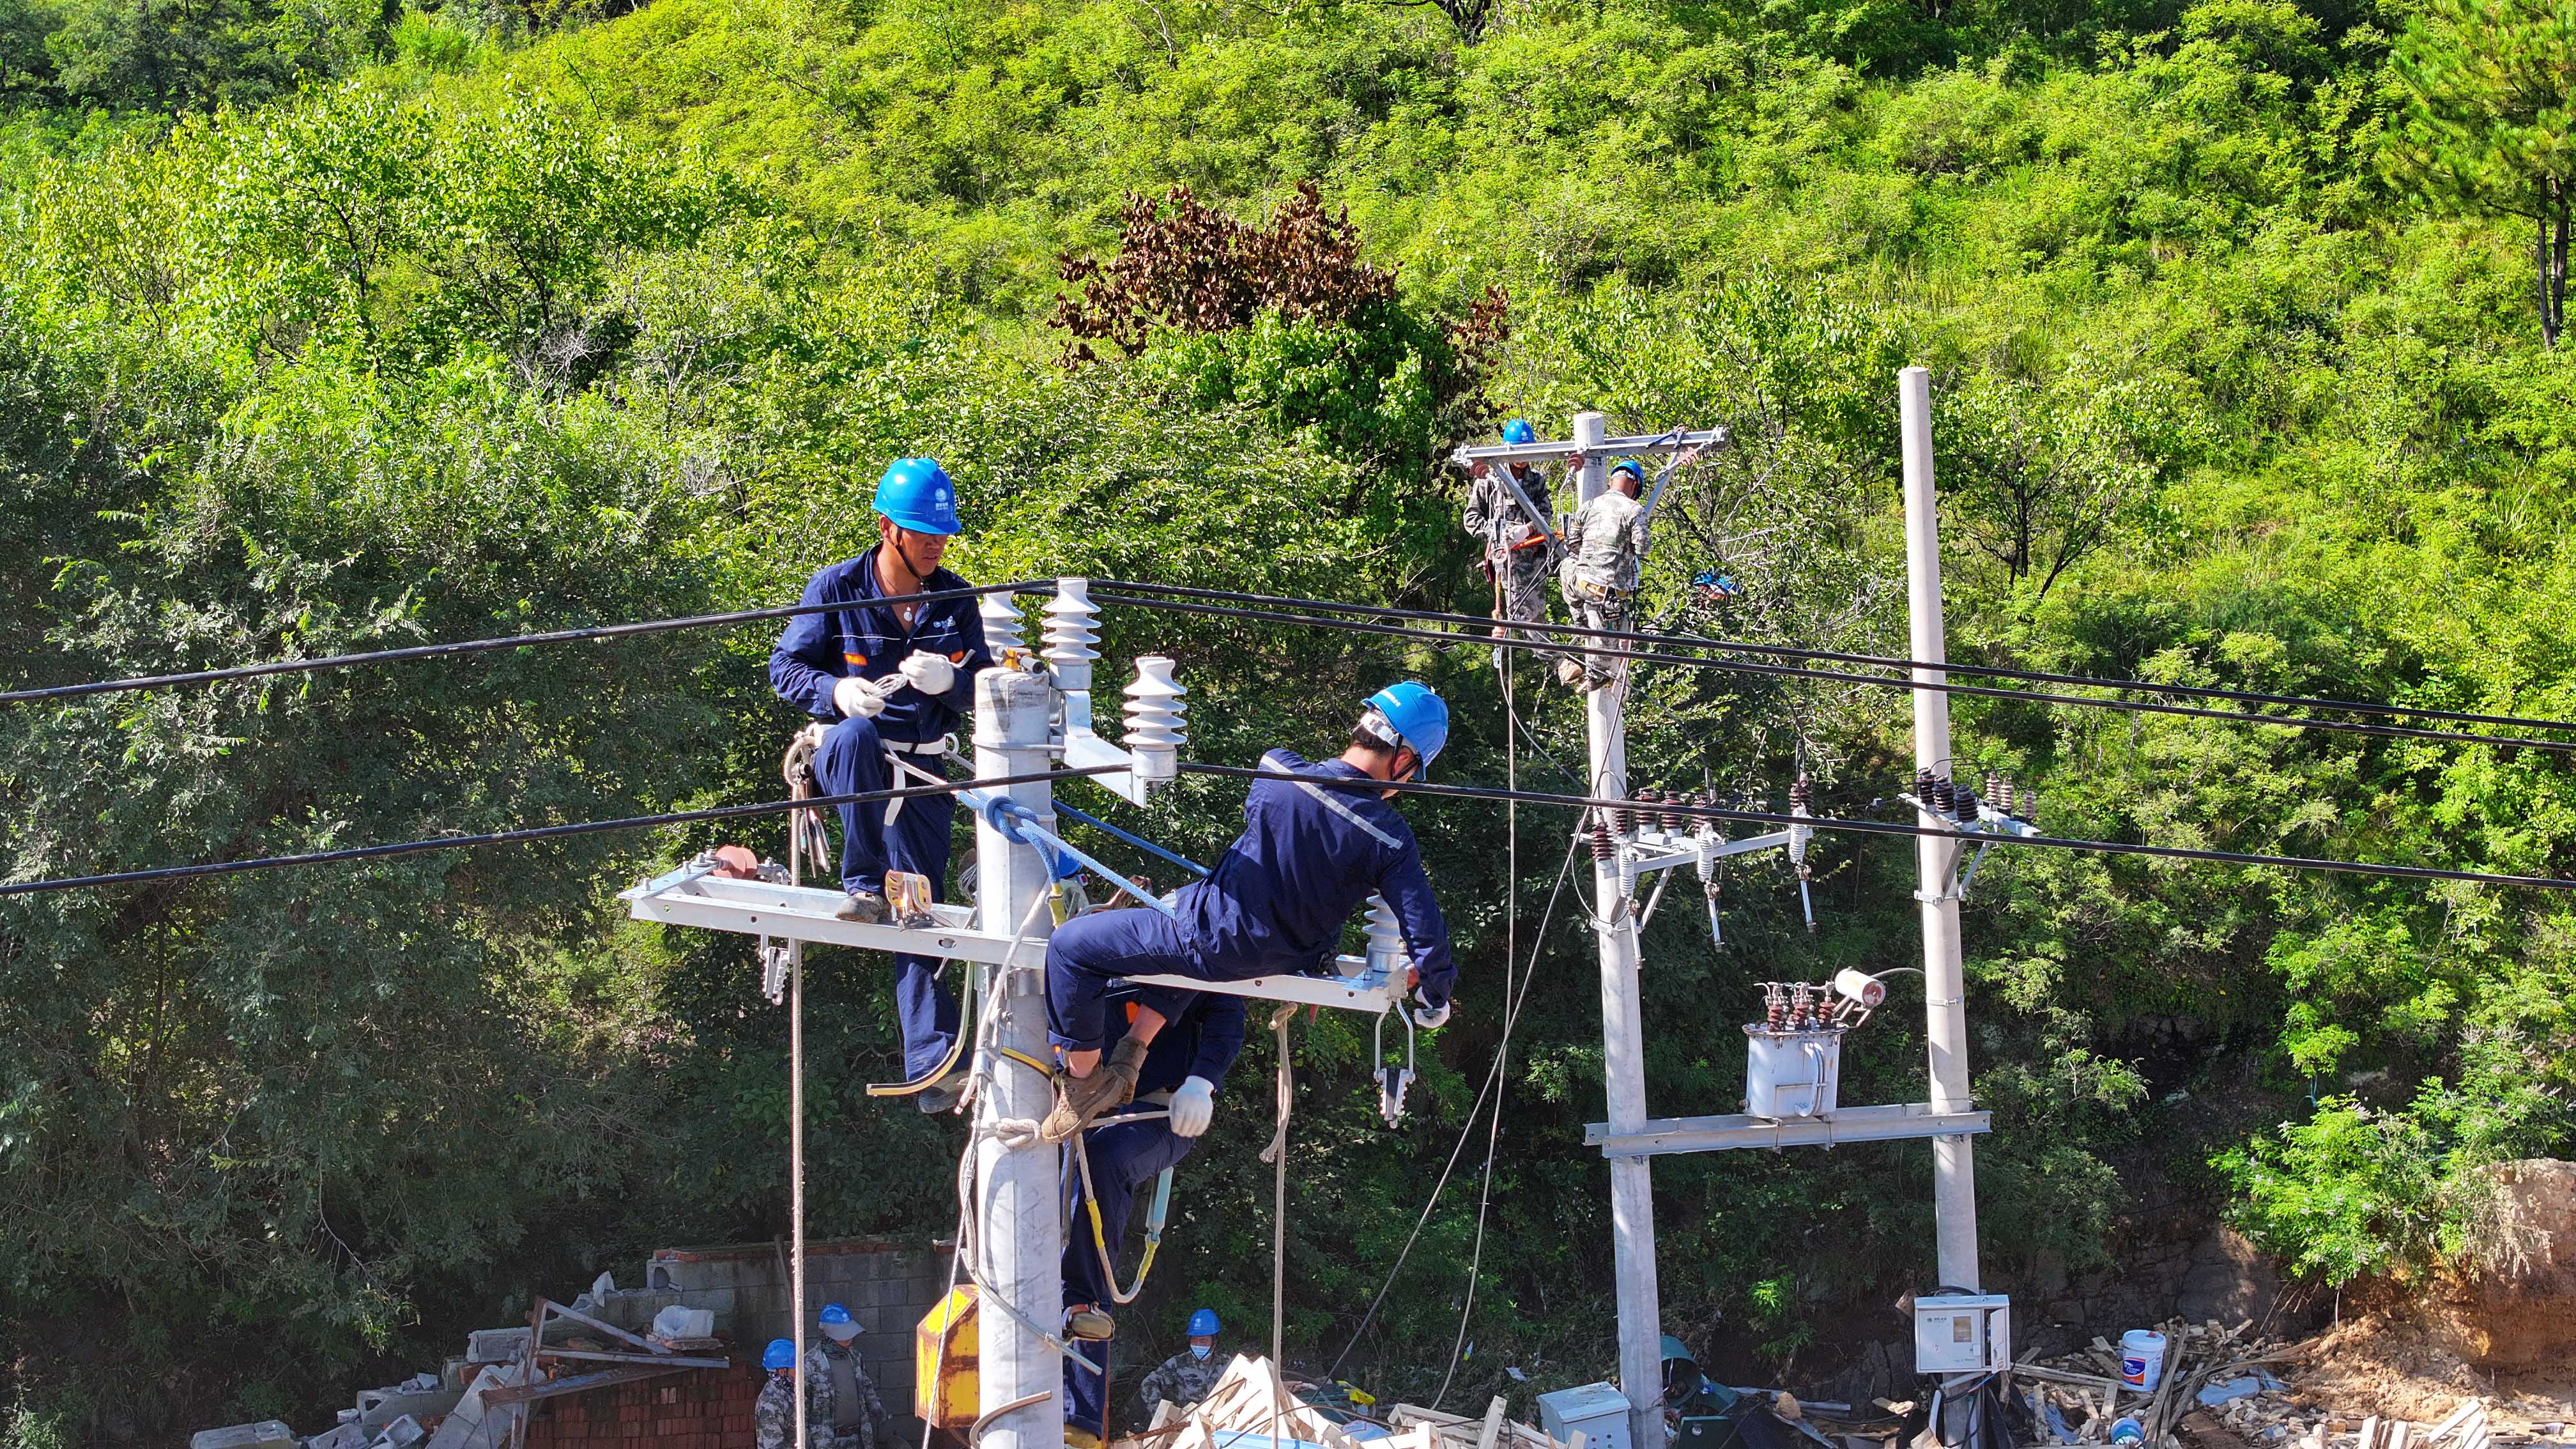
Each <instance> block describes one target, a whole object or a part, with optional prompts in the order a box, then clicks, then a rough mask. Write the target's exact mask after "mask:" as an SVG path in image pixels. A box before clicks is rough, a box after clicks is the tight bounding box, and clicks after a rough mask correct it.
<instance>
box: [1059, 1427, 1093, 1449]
mask: <svg viewBox="0 0 2576 1449" xmlns="http://www.w3.org/2000/svg"><path fill="white" fill-rule="evenodd" d="M1064 1449H1100V1436H1099V1435H1097V1434H1094V1433H1092V1432H1091V1431H1090V1430H1089V1429H1082V1428H1077V1427H1075V1426H1074V1425H1071V1424H1067V1425H1065V1426H1064Z"/></svg>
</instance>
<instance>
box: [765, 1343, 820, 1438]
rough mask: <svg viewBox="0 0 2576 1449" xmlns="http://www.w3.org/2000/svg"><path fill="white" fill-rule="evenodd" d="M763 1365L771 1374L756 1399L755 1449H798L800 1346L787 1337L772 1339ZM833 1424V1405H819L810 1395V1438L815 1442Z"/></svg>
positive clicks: (807, 1422)
mask: <svg viewBox="0 0 2576 1449" xmlns="http://www.w3.org/2000/svg"><path fill="white" fill-rule="evenodd" d="M760 1366H761V1367H762V1368H764V1369H766V1370H768V1371H769V1382H767V1383H765V1384H762V1385H761V1386H760V1397H759V1398H757V1399H754V1400H752V1404H751V1445H752V1449H796V1345H795V1344H793V1343H790V1342H788V1341H787V1340H786V1339H783V1338H773V1339H771V1340H770V1341H769V1347H767V1348H765V1349H763V1350H761V1354H760ZM809 1382H810V1380H809ZM827 1392H828V1391H827ZM831 1421H832V1410H831V1406H830V1405H829V1404H819V1405H818V1404H817V1403H815V1402H814V1400H813V1397H812V1396H811V1395H810V1394H809V1395H808V1396H807V1398H806V1403H805V1436H806V1438H807V1439H808V1440H809V1441H810V1440H812V1439H813V1438H814V1437H815V1436H816V1434H818V1433H819V1432H821V1431H822V1428H823V1426H824V1425H826V1424H829V1423H830V1422H831Z"/></svg>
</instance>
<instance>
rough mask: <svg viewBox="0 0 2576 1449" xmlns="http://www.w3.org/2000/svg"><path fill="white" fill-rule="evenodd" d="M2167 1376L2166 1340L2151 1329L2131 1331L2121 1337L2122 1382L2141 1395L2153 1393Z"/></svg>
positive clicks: (2133, 1329) (2134, 1329)
mask: <svg viewBox="0 0 2576 1449" xmlns="http://www.w3.org/2000/svg"><path fill="white" fill-rule="evenodd" d="M2164 1376H2165V1336H2164V1335H2163V1334H2161V1333H2158V1332H2156V1331H2155V1330H2154V1329H2152V1328H2132V1329H2130V1330H2129V1331H2128V1332H2126V1333H2124V1334H2121V1335H2120V1382H2122V1383H2124V1384H2127V1385H2128V1386H2129V1387H2130V1388H2133V1389H2136V1390H2137V1391H2139V1392H2140V1393H2154V1392H2155V1388H2156V1384H2157V1383H2158V1382H2159V1381H2161V1380H2162V1379H2163V1378H2164Z"/></svg>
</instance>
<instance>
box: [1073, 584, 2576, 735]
mask: <svg viewBox="0 0 2576 1449" xmlns="http://www.w3.org/2000/svg"><path fill="white" fill-rule="evenodd" d="M1091 586H1092V587H1093V588H1095V589H1109V590H1112V591H1115V592H1118V593H1137V592H1150V593H1158V594H1168V595H1171V596H1173V597H1175V598H1195V599H1220V600H1230V601H1233V602H1237V603H1257V604H1265V605H1274V606H1280V607H1286V608H1297V609H1322V610H1325V611H1326V612H1339V613H1345V614H1372V615H1376V616H1378V617H1381V618H1388V619H1416V620H1425V621H1430V622H1435V623H1444V624H1469V625H1473V624H1478V623H1481V622H1483V621H1481V620H1479V619H1477V618H1476V617H1475V616H1473V615H1470V614H1450V613H1443V612H1440V611H1438V610H1434V609H1400V608H1395V607H1392V606H1382V605H1376V604H1349V603H1341V602H1337V601H1334V600H1330V599H1300V598H1295V597H1292V596H1288V595H1281V594H1253V593H1244V592H1241V591H1239V590H1233V589H1199V588H1190V587H1187V586H1185V585H1181V584H1138V583H1126V582H1122V581H1120V580H1117V579H1093V580H1092V581H1091ZM1528 627H1530V628H1533V629H1545V630H1550V631H1553V632H1556V633H1560V634H1576V635H1582V636H1585V637H1588V638H1595V639H1610V640H1617V641H1621V642H1626V643H1640V644H1664V645H1673V646H1678V647H1682V648H1690V649H1726V650H1732V651H1735V652H1738V653H1744V654H1768V655H1772V656H1774V657H1776V658H1781V659H1811V660H1817V661H1822V662H1826V663H1835V664H1865V665H1876V666H1879V667H1882V668H1887V669H1905V670H1917V669H1921V670H1930V671H1932V672H1934V673H1947V674H1973V675H1977V676H1980V677H1983V678H1987V679H2020V680H2027V681H2029V682H2031V683H2033V684H2065V685H2074V686H2078V687H2081V688H2086V689H2127V690H2135V691H2138V692H2140V693H2145V694H2170V695H2177V696H2181V697H2183V698H2188V699H2223V700H2233V701H2235V702H2236V703H2239V704H2273V705H2285V706H2289V707H2291V708H2295V709H2336V710H2348V711H2352V712H2354V713H2361V714H2385V715H2395V716H2398V717H2401V718H2407V719H2436V720H2446V721H2449V722H2451V723H2454V724H2487V725H2503V726H2506V727H2508V728H2514V729H2538V730H2576V720H2553V719H2540V718H2536V717H2532V716H2528V715H2510V714H2476V713H2470V712H2465V711H2460V710H2448V709H2433V708H2429V707H2427V706H2423V705H2412V704H2385V703H2380V702H2377V701H2372V700H2357V699H2328V698H2321V697H2316V696H2310V695H2298V694H2264V693H2260V692H2257V691H2253V690H2242V689H2222V688H2219V687H2217V686H2214V685H2205V684H2156V683H2151V682H2149V681H2147V680H2143V679H2110V678H2105V677H2103V676H2101V675H2093V674H2056V673H2051V672H2049V671H2046V670H2039V669H2010V668H2006V667H2004V666H2002V665H1995V664H1961V663H1957V662H1950V663H1943V664H1933V663H1930V662H1928V661H1925V660H1919V659H1905V658H1901V657H1897V656H1893V655H1884V654H1856V653H1849V652H1845V651H1842V650H1835V649H1809V648H1802V647H1799V646H1796V645H1789V644H1756V643H1753V642H1751V641H1749V640H1741V639H1711V638H1708V637H1706V636H1703V635H1697V634H1668V633H1658V632H1641V631H1638V630H1630V629H1594V628H1589V627H1586V626H1584V625H1579V624H1554V623H1549V622H1547V621H1545V620H1533V621H1531V622H1530V623H1529V625H1528Z"/></svg>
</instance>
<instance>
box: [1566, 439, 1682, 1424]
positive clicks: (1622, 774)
mask: <svg viewBox="0 0 2576 1449" xmlns="http://www.w3.org/2000/svg"><path fill="white" fill-rule="evenodd" d="M1608 433H1609V421H1608V419H1606V418H1604V417H1602V415H1601V414H1599V413H1577V414H1575V415H1574V441H1575V442H1576V443H1578V444H1580V445H1582V446H1584V447H1587V448H1597V447H1599V446H1600V444H1601V440H1602V439H1603V438H1604V437H1606V436H1607V435H1608ZM1608 472H1609V466H1608V460H1606V459H1604V458H1602V457H1601V456H1600V455H1599V454H1597V453H1596V454H1594V455H1592V456H1590V457H1587V458H1585V459H1584V460H1583V468H1582V471H1581V473H1580V474H1579V475H1578V477H1577V479H1576V483H1575V506H1576V507H1578V508H1579V507H1581V506H1582V505H1583V504H1585V503H1588V502H1590V501H1592V499H1593V498H1595V497H1597V496H1599V494H1600V492H1601V489H1602V487H1603V486H1604V484H1605V482H1606V481H1607V477H1608ZM1591 647H1594V648H1618V647H1624V646H1619V645H1615V644H1612V643H1610V642H1609V641H1607V640H1594V641H1591ZM1627 699H1628V672H1627V671H1626V670H1624V669H1623V670H1620V671H1619V672H1618V678H1617V680H1616V682H1614V683H1612V684H1609V685H1606V686H1604V687H1603V688H1600V689H1596V690H1594V691H1592V692H1591V693H1590V694H1587V695H1585V696H1584V709H1583V714H1584V723H1585V725H1586V726H1587V727H1588V730H1589V735H1590V741H1591V757H1592V780H1591V784H1592V788H1591V793H1592V794H1593V795H1594V796H1595V797H1597V798H1600V799H1604V800H1624V799H1626V798H1627V797H1628V744H1627V722H1626V720H1625V718H1624V710H1625V708H1626V705H1627ZM1592 898H1593V899H1594V900H1596V901H1599V902H1601V904H1602V911H1601V919H1600V920H1599V921H1597V922H1595V923H1594V928H1595V929H1594V934H1595V935H1596V936H1597V937H1598V938H1599V942H1600V947H1601V1051H1602V1068H1603V1071H1602V1074H1603V1076H1604V1078H1605V1079H1606V1080H1607V1083H1608V1086H1609V1096H1610V1131H1611V1133H1612V1135H1614V1136H1616V1135H1620V1134H1628V1133H1637V1132H1642V1131H1644V1130H1645V1126H1646V1050H1645V1035H1644V1015H1643V1013H1642V1011H1641V1009H1640V1008H1639V1005H1638V1000H1637V921H1636V913H1635V912H1633V911H1631V910H1628V909H1627V908H1626V906H1625V903H1624V902H1623V901H1622V900H1621V897H1620V892H1619V870H1618V866H1617V864H1616V863H1615V862H1595V863H1594V865H1593V867H1592ZM1610 1240H1611V1244H1612V1246H1613V1248H1614V1249H1615V1250H1616V1253H1617V1264H1618V1275H1619V1299H1618V1302H1619V1387H1620V1389H1621V1391H1622V1392H1624V1393H1626V1394H1627V1396H1628V1432H1629V1438H1630V1440H1631V1442H1633V1443H1634V1444H1635V1445H1636V1449H1663V1443H1664V1404H1663V1358H1664V1355H1663V1335H1664V1324H1663V1306H1662V1303H1661V1299H1660V1295H1659V1293H1658V1291H1657V1287H1656V1283H1655V1183H1654V1170H1653V1168H1652V1167H1651V1166H1650V1165H1649V1160H1648V1159H1646V1158H1643V1157H1613V1158H1611V1159H1610Z"/></svg>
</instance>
